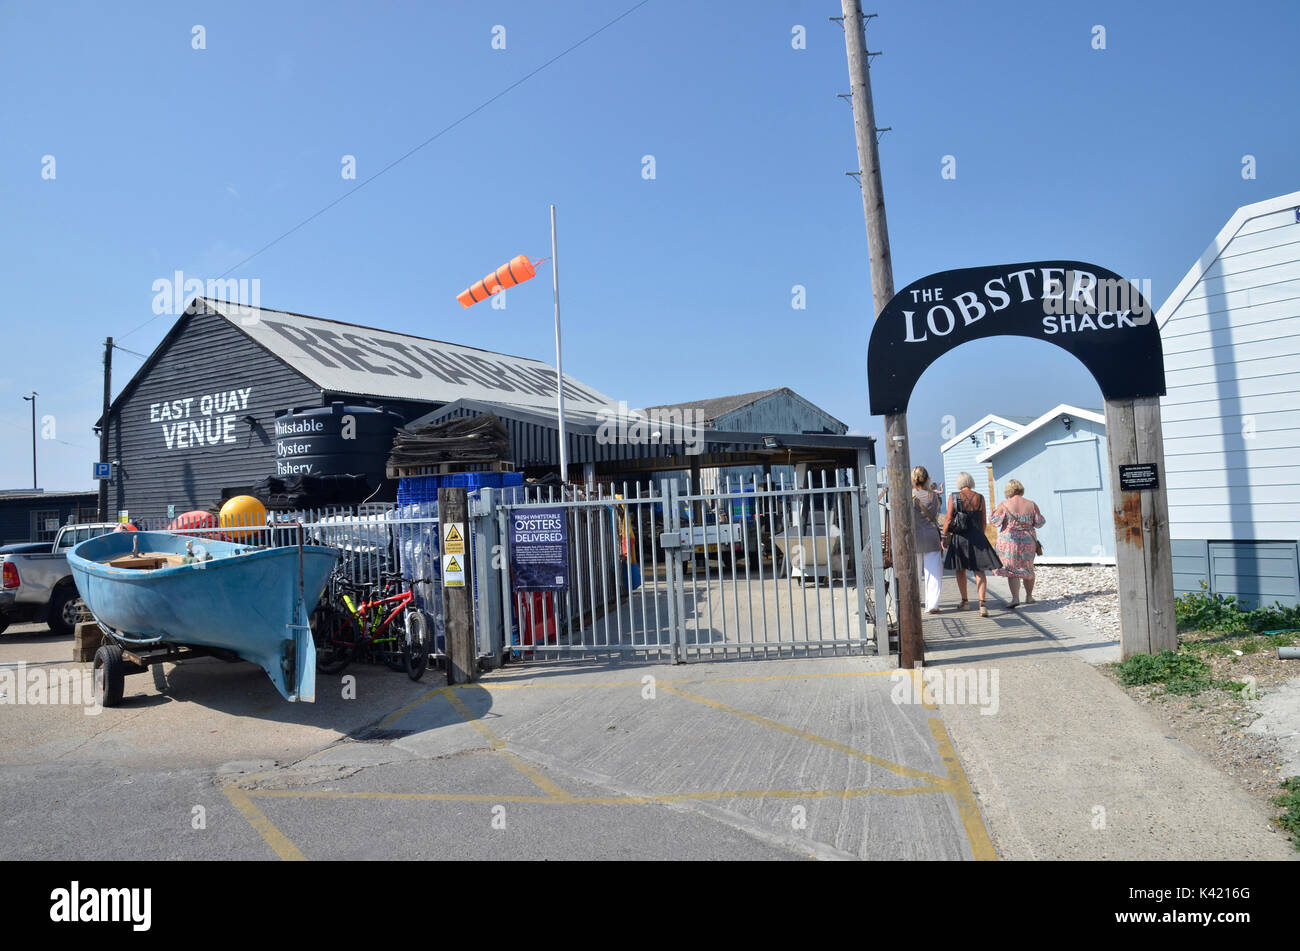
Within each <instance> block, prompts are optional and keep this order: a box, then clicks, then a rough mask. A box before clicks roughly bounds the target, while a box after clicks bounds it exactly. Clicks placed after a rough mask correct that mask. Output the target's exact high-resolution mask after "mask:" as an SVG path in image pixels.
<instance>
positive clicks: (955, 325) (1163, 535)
mask: <svg viewBox="0 0 1300 951" xmlns="http://www.w3.org/2000/svg"><path fill="white" fill-rule="evenodd" d="M997 336H1017V337H1029V338H1031V339H1034V340H1042V341H1043V342H1045V343H1050V344H1053V345H1055V346H1057V347H1060V348H1061V349H1063V350H1066V351H1068V352H1070V353H1072V354H1073V355H1074V356H1075V357H1077V358H1078V359H1079V361H1080V362H1081V363H1083V365H1084V366H1085V367H1087V368H1088V371H1089V372H1090V373H1091V374H1092V376H1093V378H1094V379H1095V380H1096V381H1097V384H1098V386H1099V387H1100V388H1101V394H1102V397H1103V398H1104V399H1105V401H1106V441H1107V447H1108V454H1109V458H1108V466H1109V469H1110V485H1111V501H1112V504H1113V507H1114V522H1115V526H1114V527H1115V562H1116V567H1117V569H1118V573H1119V603H1120V631H1121V633H1120V647H1121V652H1122V655H1123V656H1124V657H1126V658H1127V657H1131V656H1132V655H1133V654H1138V653H1158V652H1160V651H1162V650H1173V649H1174V648H1176V647H1177V646H1178V626H1177V620H1176V618H1175V613H1174V575H1173V556H1172V551H1171V549H1172V546H1171V544H1170V540H1169V500H1168V497H1167V495H1166V487H1165V479H1164V467H1165V454H1164V439H1163V435H1162V433H1161V426H1160V397H1161V396H1163V395H1164V393H1165V370H1164V349H1163V347H1162V346H1161V342H1160V331H1159V329H1158V328H1157V326H1156V322H1155V315H1154V313H1153V312H1152V310H1151V306H1150V304H1149V303H1148V302H1147V301H1146V300H1145V299H1144V298H1143V297H1142V295H1141V294H1140V293H1139V292H1138V290H1137V288H1136V287H1134V286H1133V285H1132V284H1131V283H1130V282H1129V281H1127V280H1125V279H1123V278H1121V277H1120V276H1119V275H1118V274H1116V273H1115V272H1113V271H1109V270H1107V269H1105V268H1101V267H1097V266H1096V265H1094V264H1087V263H1084V262H1082V261H1035V262H1030V263H1025V264H1003V265H996V266H993V267H978V268H962V269H959V270H952V271H941V272H939V273H936V274H931V275H929V276H928V277H924V278H921V279H920V280H919V281H914V282H912V283H911V284H909V285H908V286H907V287H905V288H903V289H902V290H901V291H899V292H898V293H897V294H895V295H894V296H893V298H892V299H891V300H890V302H889V304H888V305H887V306H886V307H885V308H884V309H883V310H882V311H881V312H880V315H879V316H878V317H877V318H876V323H875V326H874V327H873V329H872V331H871V342H870V344H869V346H868V351H867V384H868V388H869V390H870V394H871V413H872V415H873V416H884V417H885V439H886V453H887V458H888V464H889V492H890V498H891V500H892V501H893V504H892V505H891V506H890V528H891V531H892V533H893V546H894V562H895V564H896V565H897V564H898V562H899V561H902V560H906V561H905V563H906V564H907V565H913V564H914V563H915V558H916V555H915V548H916V546H915V543H914V541H913V534H912V506H911V504H910V501H911V487H910V484H909V483H910V481H911V480H910V474H911V463H910V453H909V451H908V444H907V417H906V413H907V404H908V403H909V402H910V401H911V398H912V390H913V388H914V387H915V386H916V383H917V381H918V380H919V379H920V378H921V374H922V373H924V372H925V370H926V368H927V367H929V366H930V365H931V364H932V363H934V361H935V360H937V359H938V358H939V357H941V356H943V355H944V354H945V353H947V352H948V351H950V350H952V349H954V348H956V347H958V346H960V345H961V344H963V343H966V342H967V341H969V340H976V339H980V338H984V337H997ZM913 571H914V569H913ZM908 574H909V573H908V572H899V573H897V575H896V577H897V579H898V582H899V590H898V610H899V628H900V630H899V636H900V641H902V642H903V643H904V644H906V643H907V641H906V636H907V632H908V631H909V630H912V629H915V631H916V632H917V633H916V637H917V640H918V641H919V640H920V633H919V632H920V596H919V592H918V590H917V584H916V578H915V574H914V573H911V584H910V586H906V585H905V581H904V579H905V577H906V576H907V575H908ZM905 587H910V590H905ZM909 611H910V612H912V615H914V617H915V621H914V622H912V623H913V624H914V628H912V627H910V626H909V613H908V612H909ZM916 649H917V651H918V653H916V654H914V655H913V656H917V657H924V654H923V653H922V652H921V651H923V645H918V647H917V648H916ZM904 651H905V653H904V655H903V656H902V657H900V662H901V663H902V665H903V666H911V663H910V662H909V661H908V660H907V657H908V654H907V653H906V648H904Z"/></svg>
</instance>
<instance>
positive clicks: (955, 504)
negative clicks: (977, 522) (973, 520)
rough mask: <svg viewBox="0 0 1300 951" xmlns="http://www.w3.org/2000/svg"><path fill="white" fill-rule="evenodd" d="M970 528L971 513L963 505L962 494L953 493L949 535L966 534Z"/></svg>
mask: <svg viewBox="0 0 1300 951" xmlns="http://www.w3.org/2000/svg"><path fill="white" fill-rule="evenodd" d="M969 528H970V515H969V513H967V511H966V510H965V509H963V508H962V507H961V495H960V494H959V493H957V492H954V493H953V494H952V518H950V519H948V534H949V535H965V534H966V530H967V529H969Z"/></svg>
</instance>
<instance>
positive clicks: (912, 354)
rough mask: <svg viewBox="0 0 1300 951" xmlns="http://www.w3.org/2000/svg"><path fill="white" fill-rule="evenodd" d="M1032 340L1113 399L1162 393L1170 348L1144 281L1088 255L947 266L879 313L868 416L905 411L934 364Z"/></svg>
mask: <svg viewBox="0 0 1300 951" xmlns="http://www.w3.org/2000/svg"><path fill="white" fill-rule="evenodd" d="M1001 336H1013V337H1029V338H1032V339H1035V340H1042V341H1044V342H1046V343H1050V344H1054V345H1055V346H1058V347H1060V348H1062V349H1063V350H1067V351H1069V352H1070V353H1072V354H1074V355H1075V356H1076V357H1077V358H1078V359H1079V361H1080V362H1081V363H1083V365H1084V366H1086V367H1087V368H1088V370H1089V372H1091V373H1092V375H1093V378H1094V379H1096V381H1097V385H1098V386H1099V387H1100V388H1101V393H1102V396H1104V397H1105V398H1106V399H1131V398H1134V397H1138V396H1163V395H1164V393H1165V373H1164V351H1163V349H1162V348H1161V345H1160V332H1159V329H1158V328H1157V327H1156V322H1155V316H1154V314H1153V313H1152V310H1151V305H1150V304H1149V303H1148V302H1147V299H1146V298H1145V297H1144V296H1143V295H1142V293H1141V291H1140V290H1139V289H1138V287H1137V285H1136V284H1135V283H1134V282H1132V281H1128V280H1126V279H1124V278H1122V277H1120V276H1119V275H1118V274H1116V273H1115V272H1114V271H1110V270H1107V269H1106V268H1103V267H1098V266H1097V265H1095V264H1087V263H1084V262H1082V261H1036V262H1032V263H1026V264H1000V265H994V266H991V267H975V268H961V269H958V270H953V271H940V272H939V273H937V274H931V275H929V276H928V277H924V278H922V279H920V280H919V281H914V282H912V283H911V284H909V285H907V287H905V288H903V289H902V290H901V291H899V292H898V293H897V294H895V295H894V297H893V299H892V300H891V301H890V302H889V303H888V304H887V305H886V306H885V309H884V310H883V311H881V313H880V316H879V317H878V318H877V320H876V324H875V327H874V328H873V329H872V331H871V342H870V345H869V347H868V351H867V386H868V390H869V392H870V397H871V413H872V415H873V416H881V415H886V414H889V413H903V412H906V411H907V404H908V402H909V401H910V399H911V396H912V389H913V388H914V387H915V386H916V382H917V380H919V379H920V378H921V374H923V373H924V372H925V370H926V368H927V367H929V366H930V364H932V363H934V361H935V360H937V359H939V357H941V356H943V355H944V354H945V353H947V352H948V351H949V350H952V349H954V348H955V347H957V346H960V345H961V344H963V343H966V342H967V341H970V340H979V339H982V338H984V337H1001Z"/></svg>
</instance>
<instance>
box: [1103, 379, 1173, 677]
mask: <svg viewBox="0 0 1300 951" xmlns="http://www.w3.org/2000/svg"><path fill="white" fill-rule="evenodd" d="M1106 449H1107V453H1108V455H1109V456H1110V495H1111V502H1112V504H1113V505H1114V516H1115V567H1116V569H1117V571H1118V573H1119V614H1120V654H1121V659H1122V660H1127V659H1128V658H1130V657H1132V656H1133V655H1134V654H1158V653H1160V652H1161V651H1166V650H1177V649H1178V621H1177V618H1176V617H1175V616H1174V569H1173V554H1172V549H1173V545H1172V544H1171V543H1170V540H1169V497H1168V493H1167V492H1166V486H1165V479H1166V471H1165V447H1164V436H1163V433H1162V428H1161V425H1160V397H1158V396H1139V397H1135V398H1133V399H1116V400H1106ZM1120 466H1125V467H1128V466H1134V467H1141V468H1148V467H1153V468H1154V471H1155V479H1154V480H1153V481H1154V482H1155V484H1154V485H1150V487H1149V488H1142V489H1125V488H1124V487H1123V485H1122V482H1123V477H1122V476H1121V474H1120Z"/></svg>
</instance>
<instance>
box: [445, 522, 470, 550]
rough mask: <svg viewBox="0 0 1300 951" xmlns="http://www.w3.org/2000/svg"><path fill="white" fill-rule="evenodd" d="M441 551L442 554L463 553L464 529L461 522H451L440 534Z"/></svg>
mask: <svg viewBox="0 0 1300 951" xmlns="http://www.w3.org/2000/svg"><path fill="white" fill-rule="evenodd" d="M442 553H443V554H444V555H463V554H465V530H464V529H463V528H461V523H458V522H451V523H449V524H448V525H447V529H446V531H445V532H443V535H442Z"/></svg>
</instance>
